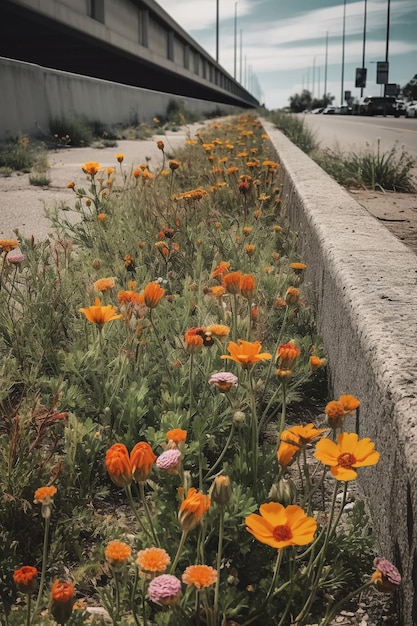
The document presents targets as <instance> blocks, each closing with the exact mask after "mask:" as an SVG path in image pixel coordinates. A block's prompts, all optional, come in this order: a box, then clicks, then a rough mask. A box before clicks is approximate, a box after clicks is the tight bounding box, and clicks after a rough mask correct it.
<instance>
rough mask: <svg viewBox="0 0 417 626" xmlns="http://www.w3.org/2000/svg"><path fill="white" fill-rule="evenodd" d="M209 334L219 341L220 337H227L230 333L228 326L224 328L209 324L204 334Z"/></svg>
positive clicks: (222, 325) (221, 325) (220, 325)
mask: <svg viewBox="0 0 417 626" xmlns="http://www.w3.org/2000/svg"><path fill="white" fill-rule="evenodd" d="M207 333H210V334H211V335H213V336H214V337H218V338H219V339H221V338H222V337H227V335H228V334H229V333H230V328H229V326H225V325H224V324H210V325H209V326H207V328H206V334H207Z"/></svg>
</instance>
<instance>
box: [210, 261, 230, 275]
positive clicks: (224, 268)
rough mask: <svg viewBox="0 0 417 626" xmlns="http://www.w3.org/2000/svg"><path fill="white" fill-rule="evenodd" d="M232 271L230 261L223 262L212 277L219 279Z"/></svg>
mask: <svg viewBox="0 0 417 626" xmlns="http://www.w3.org/2000/svg"><path fill="white" fill-rule="evenodd" d="M229 270H230V263H229V261H221V263H219V264H218V266H217V267H216V268H215V269H214V270H213V271H212V273H211V277H212V278H217V276H220V277H223V276H224V275H225V274H228V272H229Z"/></svg>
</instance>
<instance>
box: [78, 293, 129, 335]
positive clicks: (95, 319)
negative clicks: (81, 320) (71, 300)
mask: <svg viewBox="0 0 417 626" xmlns="http://www.w3.org/2000/svg"><path fill="white" fill-rule="evenodd" d="M79 311H80V313H84V315H85V316H86V318H87V319H88V321H89V322H91V323H92V324H96V326H97V328H99V330H101V329H102V328H103V326H104V324H107V322H112V321H113V320H120V319H122V318H123V315H120V313H119V314H118V313H117V308H116V307H115V306H113V305H111V304H106V305H105V306H102V304H101V302H100V298H96V299H95V303H94V306H89V307H87V308H85V309H79Z"/></svg>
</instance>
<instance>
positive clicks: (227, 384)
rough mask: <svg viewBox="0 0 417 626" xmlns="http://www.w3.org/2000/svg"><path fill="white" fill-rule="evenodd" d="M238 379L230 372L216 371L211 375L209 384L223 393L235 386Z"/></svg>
mask: <svg viewBox="0 0 417 626" xmlns="http://www.w3.org/2000/svg"><path fill="white" fill-rule="evenodd" d="M238 380H239V379H238V377H237V376H235V375H234V374H232V373H231V372H217V374H213V375H212V376H211V378H210V380H209V385H215V386H216V387H217V389H219V390H220V391H221V392H222V393H225V392H226V391H229V389H231V388H232V387H236V385H237V383H238Z"/></svg>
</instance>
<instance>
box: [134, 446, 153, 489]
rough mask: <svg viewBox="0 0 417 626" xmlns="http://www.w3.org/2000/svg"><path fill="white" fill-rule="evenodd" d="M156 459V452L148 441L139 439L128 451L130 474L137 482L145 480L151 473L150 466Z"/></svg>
mask: <svg viewBox="0 0 417 626" xmlns="http://www.w3.org/2000/svg"><path fill="white" fill-rule="evenodd" d="M155 461H156V454H154V451H153V450H152V448H151V446H150V445H149V443H147V442H146V441H140V442H139V443H137V444H136V445H135V446H134V448H133V450H132V452H131V453H130V464H131V467H132V476H133V478H134V479H135V481H136V482H137V483H140V482H145V481H146V480H147V479H148V476H149V474H150V473H151V470H152V466H153V464H154V463H155Z"/></svg>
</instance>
